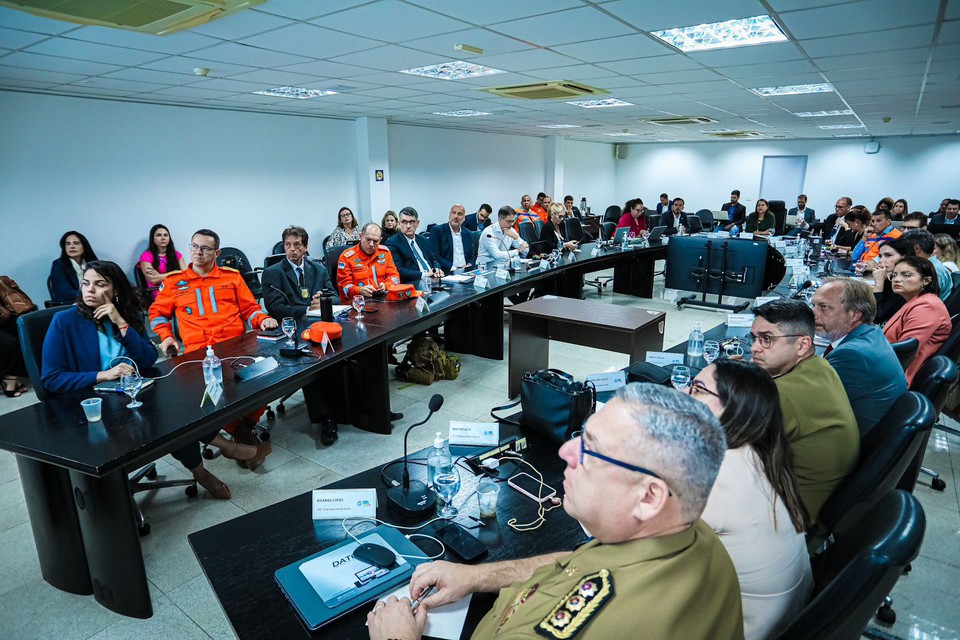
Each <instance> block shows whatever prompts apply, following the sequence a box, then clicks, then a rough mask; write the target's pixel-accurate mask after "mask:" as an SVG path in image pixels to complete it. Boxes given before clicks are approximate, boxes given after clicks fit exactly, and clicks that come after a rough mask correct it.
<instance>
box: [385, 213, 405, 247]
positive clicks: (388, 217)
mask: <svg viewBox="0 0 960 640" xmlns="http://www.w3.org/2000/svg"><path fill="white" fill-rule="evenodd" d="M399 222H400V219H399V218H398V217H397V214H396V212H394V211H387V212H386V213H385V214H383V219H381V220H380V230H381V231H382V232H383V241H384V242H386V241H387V240H389V239H390V238H392V237H393V236H394V235H396V234H397V232H399V231H400V229H399V227H397V224H398V223H399Z"/></svg>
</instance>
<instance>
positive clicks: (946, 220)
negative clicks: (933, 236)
mask: <svg viewBox="0 0 960 640" xmlns="http://www.w3.org/2000/svg"><path fill="white" fill-rule="evenodd" d="M946 202H947V205H946V207H942V208H943V213H942V214H938V215H935V216H932V217H931V218H930V224H957V223H958V222H960V215H958V214H960V200H957V199H956V198H950V199H948V200H947V201H946Z"/></svg>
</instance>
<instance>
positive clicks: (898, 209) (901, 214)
mask: <svg viewBox="0 0 960 640" xmlns="http://www.w3.org/2000/svg"><path fill="white" fill-rule="evenodd" d="M909 213H910V205H908V204H907V201H906V200H904V199H903V198H900V199H899V200H897V201H896V202H894V203H893V207H891V208H890V217H891V218H893V219H894V220H896V221H900V220H903V219H904V218H906V216H907V214H909Z"/></svg>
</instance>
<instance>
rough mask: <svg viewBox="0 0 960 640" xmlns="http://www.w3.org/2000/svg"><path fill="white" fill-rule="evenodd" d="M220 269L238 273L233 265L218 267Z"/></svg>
mask: <svg viewBox="0 0 960 640" xmlns="http://www.w3.org/2000/svg"><path fill="white" fill-rule="evenodd" d="M220 270H221V271H230V272H231V273H240V272H239V271H238V270H236V269H234V268H233V267H220Z"/></svg>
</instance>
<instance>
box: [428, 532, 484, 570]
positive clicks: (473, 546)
mask: <svg viewBox="0 0 960 640" xmlns="http://www.w3.org/2000/svg"><path fill="white" fill-rule="evenodd" d="M437 538H438V539H439V540H440V541H441V542H442V543H443V546H445V547H446V548H447V550H449V551H450V552H451V553H453V554H454V555H455V556H457V557H459V558H460V559H462V560H463V561H464V562H476V561H477V560H479V559H480V558H482V557H484V556H485V555H487V546H486V545H485V544H483V543H482V542H480V540H478V539H477V538H476V536H474V535H472V534H470V533H469V532H468V531H466V530H465V529H464V528H463V527H461V526H459V525H457V524H455V523H451V524H448V525H447V526H445V527H442V528H440V529H438V530H437Z"/></svg>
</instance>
